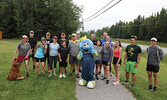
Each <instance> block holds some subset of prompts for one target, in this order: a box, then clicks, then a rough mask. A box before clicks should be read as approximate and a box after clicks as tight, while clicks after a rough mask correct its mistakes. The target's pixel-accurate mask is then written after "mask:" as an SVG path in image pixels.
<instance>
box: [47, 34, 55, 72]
mask: <svg viewBox="0 0 167 100" xmlns="http://www.w3.org/2000/svg"><path fill="white" fill-rule="evenodd" d="M52 42H53V40H52V39H50V33H49V32H47V33H46V44H47V47H48V48H47V53H46V54H45V64H46V60H47V65H48V72H50V70H49V62H50V59H49V45H50V43H52Z"/></svg>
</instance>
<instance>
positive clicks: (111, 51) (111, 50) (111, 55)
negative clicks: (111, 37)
mask: <svg viewBox="0 0 167 100" xmlns="http://www.w3.org/2000/svg"><path fill="white" fill-rule="evenodd" d="M110 53H111V54H110V59H109V62H108V65H109V64H110V63H111V60H112V57H113V49H112V48H111V49H110Z"/></svg>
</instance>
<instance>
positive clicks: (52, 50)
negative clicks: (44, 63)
mask: <svg viewBox="0 0 167 100" xmlns="http://www.w3.org/2000/svg"><path fill="white" fill-rule="evenodd" d="M49 47H50V56H58V49H59V48H60V46H59V44H58V43H56V44H54V43H51V44H50V45H49Z"/></svg>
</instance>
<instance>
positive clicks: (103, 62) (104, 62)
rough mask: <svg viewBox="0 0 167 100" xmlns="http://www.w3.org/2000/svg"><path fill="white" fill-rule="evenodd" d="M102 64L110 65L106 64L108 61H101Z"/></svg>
mask: <svg viewBox="0 0 167 100" xmlns="http://www.w3.org/2000/svg"><path fill="white" fill-rule="evenodd" d="M102 64H103V65H106V66H111V63H110V64H109V65H108V61H102Z"/></svg>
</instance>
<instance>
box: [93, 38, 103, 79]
mask: <svg viewBox="0 0 167 100" xmlns="http://www.w3.org/2000/svg"><path fill="white" fill-rule="evenodd" d="M100 45H101V41H100V40H97V42H96V45H95V46H94V48H95V50H96V51H97V53H98V56H96V57H95V58H94V59H95V64H96V70H95V78H96V79H97V80H99V78H98V76H97V75H98V68H99V66H100V63H101V54H100V53H101V50H102V47H101V46H100Z"/></svg>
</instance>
